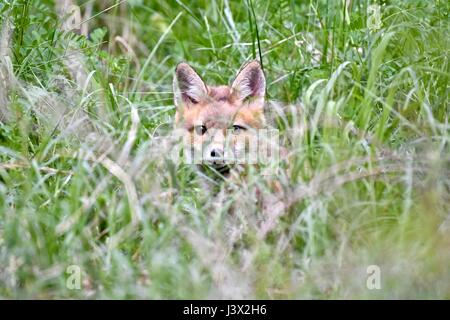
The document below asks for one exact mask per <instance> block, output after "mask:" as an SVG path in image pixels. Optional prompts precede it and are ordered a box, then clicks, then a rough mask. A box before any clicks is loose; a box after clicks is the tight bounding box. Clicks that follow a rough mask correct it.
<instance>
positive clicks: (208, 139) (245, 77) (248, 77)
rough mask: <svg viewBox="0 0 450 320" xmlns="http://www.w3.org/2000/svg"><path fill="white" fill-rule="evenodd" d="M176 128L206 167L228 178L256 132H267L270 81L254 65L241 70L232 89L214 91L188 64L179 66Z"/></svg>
mask: <svg viewBox="0 0 450 320" xmlns="http://www.w3.org/2000/svg"><path fill="white" fill-rule="evenodd" d="M173 89H174V101H175V106H176V108H177V112H176V117H175V123H176V125H177V126H178V127H179V128H181V129H182V130H185V137H188V141H189V143H190V145H191V147H192V149H191V150H193V152H196V154H197V155H200V157H201V159H200V160H201V163H202V164H206V165H208V166H210V167H213V168H214V169H216V170H217V171H219V172H221V173H223V172H225V171H228V170H229V168H230V165H231V164H234V163H236V159H240V158H242V156H243V155H244V153H245V152H248V148H249V143H250V142H251V141H254V137H255V135H256V134H257V130H258V129H261V128H264V127H265V125H266V120H265V117H264V95H265V90H266V81H265V77H264V73H263V71H262V68H261V65H260V63H259V62H258V61H256V60H253V61H250V62H249V63H247V64H245V65H243V66H242V68H241V69H240V71H239V72H238V74H237V76H236V78H235V80H234V81H233V83H232V84H231V86H209V85H206V84H205V82H203V80H202V79H201V78H200V76H199V75H198V73H197V72H196V71H195V70H194V69H193V68H192V67H191V66H189V65H188V64H187V63H184V62H182V63H180V64H178V65H177V67H176V71H175V76H174V82H173Z"/></svg>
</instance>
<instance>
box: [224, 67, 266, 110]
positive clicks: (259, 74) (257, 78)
mask: <svg viewBox="0 0 450 320" xmlns="http://www.w3.org/2000/svg"><path fill="white" fill-rule="evenodd" d="M231 88H232V89H233V94H234V95H235V96H236V97H237V98H238V99H240V100H246V99H249V98H255V99H257V100H259V102H262V103H264V96H265V94H266V78H265V77H264V72H263V71H262V68H261V64H260V63H259V62H258V61H257V60H252V61H250V62H249V63H247V64H244V65H243V66H242V68H241V70H240V71H239V73H238V75H237V77H236V79H235V80H234V81H233V84H232V85H231Z"/></svg>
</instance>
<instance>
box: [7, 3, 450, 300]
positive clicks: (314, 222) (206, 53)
mask: <svg viewBox="0 0 450 320" xmlns="http://www.w3.org/2000/svg"><path fill="white" fill-rule="evenodd" d="M449 9H450V5H449V3H448V2H447V1H440V0H433V1H416V0H411V1H407V0H385V1H369V0H343V1H340V0H335V1H331V0H330V1H328V0H297V1H294V0H269V1H256V0H253V1H252V0H245V1H230V0H168V1H152V0H128V1H127V0H125V1H119V0H116V1H112V0H105V1H71V0H55V1H48V0H1V1H0V13H1V14H0V24H1V37H0V298H18V299H24V298H36V299H55V298H62V299H67V298H70V299H71V298H76V299H165V298H174V299H208V298H219V299H237V298H243V299H247V298H254V299H400V298H406V299H410V298H423V299H432V298H437V299H450V250H449V248H450V124H449V115H450V108H449V102H448V101H449V99H448V95H449V81H448V80H449V74H450V72H449V71H450V70H449V62H448V57H449V48H450V46H449V40H450V38H449V36H448V35H449V31H450V29H449V16H448V15H449ZM250 59H258V60H260V61H261V63H262V66H263V69H264V72H265V75H266V79H267V101H268V103H267V106H266V111H267V114H268V117H269V118H270V125H271V126H272V127H273V128H276V129H278V130H279V132H280V142H281V143H282V145H283V146H284V147H285V148H286V149H287V150H288V153H289V155H288V156H287V157H285V158H282V159H281V162H280V163H279V164H278V165H279V170H278V172H277V174H276V175H275V178H276V179H277V181H279V183H280V184H281V186H282V188H283V190H284V194H285V197H284V198H283V200H282V201H284V202H285V203H286V204H287V210H286V212H282V213H280V212H277V211H276V209H273V210H272V211H273V212H271V211H270V210H269V213H268V214H264V213H263V212H262V211H261V208H260V206H259V205H258V204H257V203H256V202H257V201H256V200H255V199H256V195H255V194H256V192H257V190H263V193H266V195H267V196H270V194H271V190H270V188H269V187H268V181H267V177H266V176H264V175H262V174H261V173H260V172H259V171H257V170H252V169H249V171H248V172H246V175H245V178H243V179H240V180H239V179H238V180H224V179H220V177H218V178H217V179H211V181H210V183H211V184H212V185H213V187H210V188H205V187H204V184H203V179H205V177H202V176H201V175H199V173H198V171H196V170H195V168H193V166H192V165H188V164H184V163H182V162H177V161H173V159H172V158H171V157H170V154H171V151H172V150H173V148H174V145H175V144H176V143H177V141H176V139H175V138H174V137H173V135H171V132H172V128H173V122H174V114H175V107H174V103H173V89H172V79H173V76H174V70H175V67H176V65H177V63H178V62H180V61H187V62H189V63H190V64H191V65H192V66H193V67H194V68H195V69H196V70H197V71H198V72H199V74H200V75H201V76H202V77H203V79H204V80H205V81H206V82H207V83H211V84H229V83H230V82H231V81H232V80H233V79H234V77H235V76H236V73H237V71H238V69H239V67H240V66H241V65H242V64H243V63H244V62H246V61H249V60H250ZM272 178H273V177H272ZM231 208H235V209H234V210H231ZM236 208H237V209H236ZM230 211H232V212H231V213H230ZM268 224H269V227H268ZM374 277H375V278H374ZM374 279H375V280H374Z"/></svg>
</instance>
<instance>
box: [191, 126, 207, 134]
mask: <svg viewBox="0 0 450 320" xmlns="http://www.w3.org/2000/svg"><path fill="white" fill-rule="evenodd" d="M194 130H195V133H197V134H198V135H199V136H202V135H204V134H205V132H206V131H207V130H208V129H207V128H206V127H205V126H203V125H201V126H195V127H194Z"/></svg>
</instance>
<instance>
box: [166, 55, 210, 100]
mask: <svg viewBox="0 0 450 320" xmlns="http://www.w3.org/2000/svg"><path fill="white" fill-rule="evenodd" d="M173 92H174V103H175V106H177V107H178V106H180V105H192V104H197V103H198V102H199V101H200V100H201V99H202V98H203V97H204V96H205V95H206V94H207V89H206V85H205V83H204V82H203V80H202V78H200V76H199V75H198V73H197V72H196V71H195V70H194V69H193V68H192V67H191V66H190V65H188V64H187V63H185V62H181V63H179V64H178V65H177V68H176V70H175V76H174V78H173Z"/></svg>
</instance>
